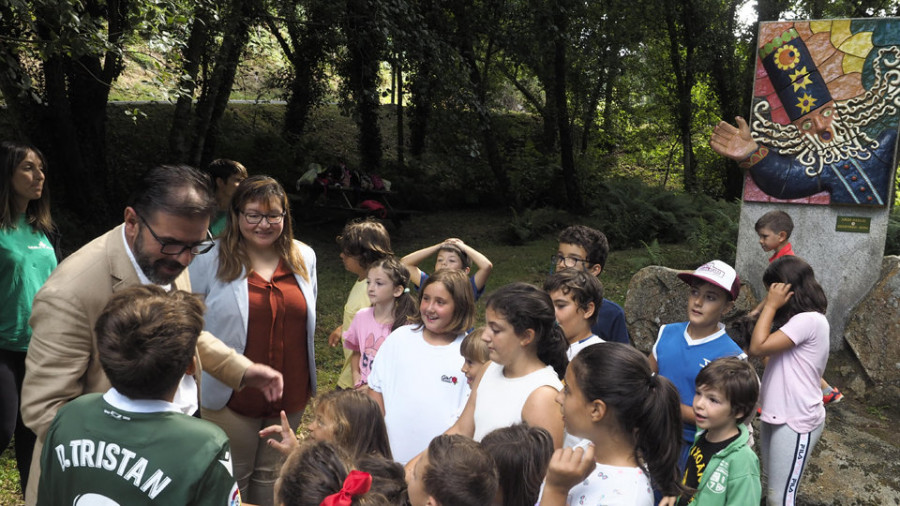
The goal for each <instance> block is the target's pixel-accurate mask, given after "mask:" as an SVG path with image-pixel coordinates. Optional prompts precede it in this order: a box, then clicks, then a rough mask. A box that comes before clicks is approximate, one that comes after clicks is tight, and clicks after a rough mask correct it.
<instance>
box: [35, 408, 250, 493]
mask: <svg viewBox="0 0 900 506" xmlns="http://www.w3.org/2000/svg"><path fill="white" fill-rule="evenodd" d="M142 504H153V505H163V504H165V505H176V504H177V505H182V504H183V505H217V506H223V505H239V504H241V497H240V492H239V491H238V488H237V484H236V483H235V480H234V476H233V474H232V469H231V452H230V449H229V446H228V438H227V437H226V436H225V433H224V432H223V431H222V430H221V429H220V428H218V427H217V426H215V425H213V424H211V423H209V422H206V421H203V420H199V419H197V418H193V417H190V416H187V415H184V414H182V413H176V412H171V411H157V412H152V413H137V412H131V411H126V410H123V409H120V408H117V407H114V406H113V405H112V404H110V403H109V402H107V400H106V399H104V397H103V394H99V393H96V394H87V395H84V396H81V397H79V398H77V399H75V400H73V401H71V402H69V403H68V404H66V405H65V406H63V407H62V408H61V409H60V410H59V413H58V414H57V415H56V418H54V419H53V423H52V424H50V430H49V431H48V432H47V439H46V442H45V443H44V450H43V453H42V454H41V479H40V485H39V490H38V505H47V506H50V505H72V506H82V505H103V506H116V505H121V506H126V505H127V506H132V505H142Z"/></svg>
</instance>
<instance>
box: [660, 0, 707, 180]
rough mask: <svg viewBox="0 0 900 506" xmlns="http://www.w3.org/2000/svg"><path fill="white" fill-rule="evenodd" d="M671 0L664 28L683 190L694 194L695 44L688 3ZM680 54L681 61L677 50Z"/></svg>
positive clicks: (695, 177)
mask: <svg viewBox="0 0 900 506" xmlns="http://www.w3.org/2000/svg"><path fill="white" fill-rule="evenodd" d="M674 2H675V0H666V1H665V5H666V11H667V12H666V28H667V31H668V35H669V59H670V61H671V64H672V70H673V73H674V75H675V100H676V119H675V123H676V126H677V128H678V136H679V138H680V139H681V148H682V165H683V168H684V189H685V190H686V191H688V192H691V193H694V192H696V191H697V190H698V189H699V185H698V182H697V174H696V160H695V158H694V146H693V141H692V139H691V119H692V118H693V106H692V103H691V92H692V90H693V88H694V69H693V56H694V50H695V48H696V44H695V41H694V37H695V36H699V34H696V33H694V32H693V30H694V27H693V21H694V19H693V12H692V10H693V9H692V4H691V2H690V1H685V2H682V3H680V5H678V6H676V5H673V3H674ZM682 50H683V51H684V61H683V62H682V56H681V51H682Z"/></svg>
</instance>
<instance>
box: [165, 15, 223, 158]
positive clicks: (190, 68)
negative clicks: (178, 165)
mask: <svg viewBox="0 0 900 506" xmlns="http://www.w3.org/2000/svg"><path fill="white" fill-rule="evenodd" d="M211 21H212V20H211V19H210V16H209V11H208V10H207V9H205V8H204V7H203V4H202V3H198V4H197V7H196V8H195V11H194V22H193V23H191V34H190V36H189V37H188V40H187V44H186V46H185V48H184V52H183V54H182V59H183V60H184V65H183V68H182V76H183V77H182V78H181V79H180V80H179V82H178V87H179V88H180V89H181V93H180V95H179V96H178V100H177V101H176V102H175V111H174V112H173V113H172V126H171V127H170V128H169V151H170V154H171V156H172V158H173V160H175V161H179V162H185V161H187V158H188V149H189V147H190V146H189V136H190V132H191V108H192V107H193V105H194V92H195V91H196V89H197V78H198V77H199V75H200V62H201V60H202V59H203V55H204V53H205V49H206V44H207V41H208V40H209V23H210V22H211Z"/></svg>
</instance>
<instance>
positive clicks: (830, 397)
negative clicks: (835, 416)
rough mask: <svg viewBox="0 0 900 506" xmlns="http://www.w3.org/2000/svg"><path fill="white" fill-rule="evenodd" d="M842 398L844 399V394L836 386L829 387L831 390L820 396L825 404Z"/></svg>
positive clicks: (837, 401)
mask: <svg viewBox="0 0 900 506" xmlns="http://www.w3.org/2000/svg"><path fill="white" fill-rule="evenodd" d="M842 400H844V394H842V393H841V391H840V390H838V389H837V387H831V392H830V393H827V394H825V395H823V396H822V402H824V403H825V405H826V406H827V405H829V404H837V403H839V402H841V401H842Z"/></svg>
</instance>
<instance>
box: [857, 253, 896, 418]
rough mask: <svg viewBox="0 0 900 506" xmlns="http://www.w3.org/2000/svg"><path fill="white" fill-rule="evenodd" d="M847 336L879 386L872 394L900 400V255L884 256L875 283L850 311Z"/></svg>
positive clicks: (883, 398)
mask: <svg viewBox="0 0 900 506" xmlns="http://www.w3.org/2000/svg"><path fill="white" fill-rule="evenodd" d="M844 339H845V340H846V341H847V344H849V345H850V349H851V350H852V351H853V353H854V354H855V355H856V357H857V358H858V359H859V362H860V364H861V365H862V368H863V370H864V372H865V375H866V377H867V379H868V380H869V382H871V384H873V385H874V387H875V388H874V389H872V390H871V391H867V394H868V395H869V397H872V398H873V400H885V401H890V402H891V403H894V402H896V401H897V400H898V399H900V257H896V256H888V257H884V260H883V261H882V263H881V275H880V276H879V278H878V281H877V282H876V283H875V286H874V287H873V288H872V290H871V291H870V292H869V293H868V295H866V296H865V297H864V298H863V300H862V301H861V302H860V303H859V304H858V305H857V306H856V307H855V308H854V309H853V311H852V312H851V313H850V318H849V319H848V321H847V326H846V328H845V329H844Z"/></svg>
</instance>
